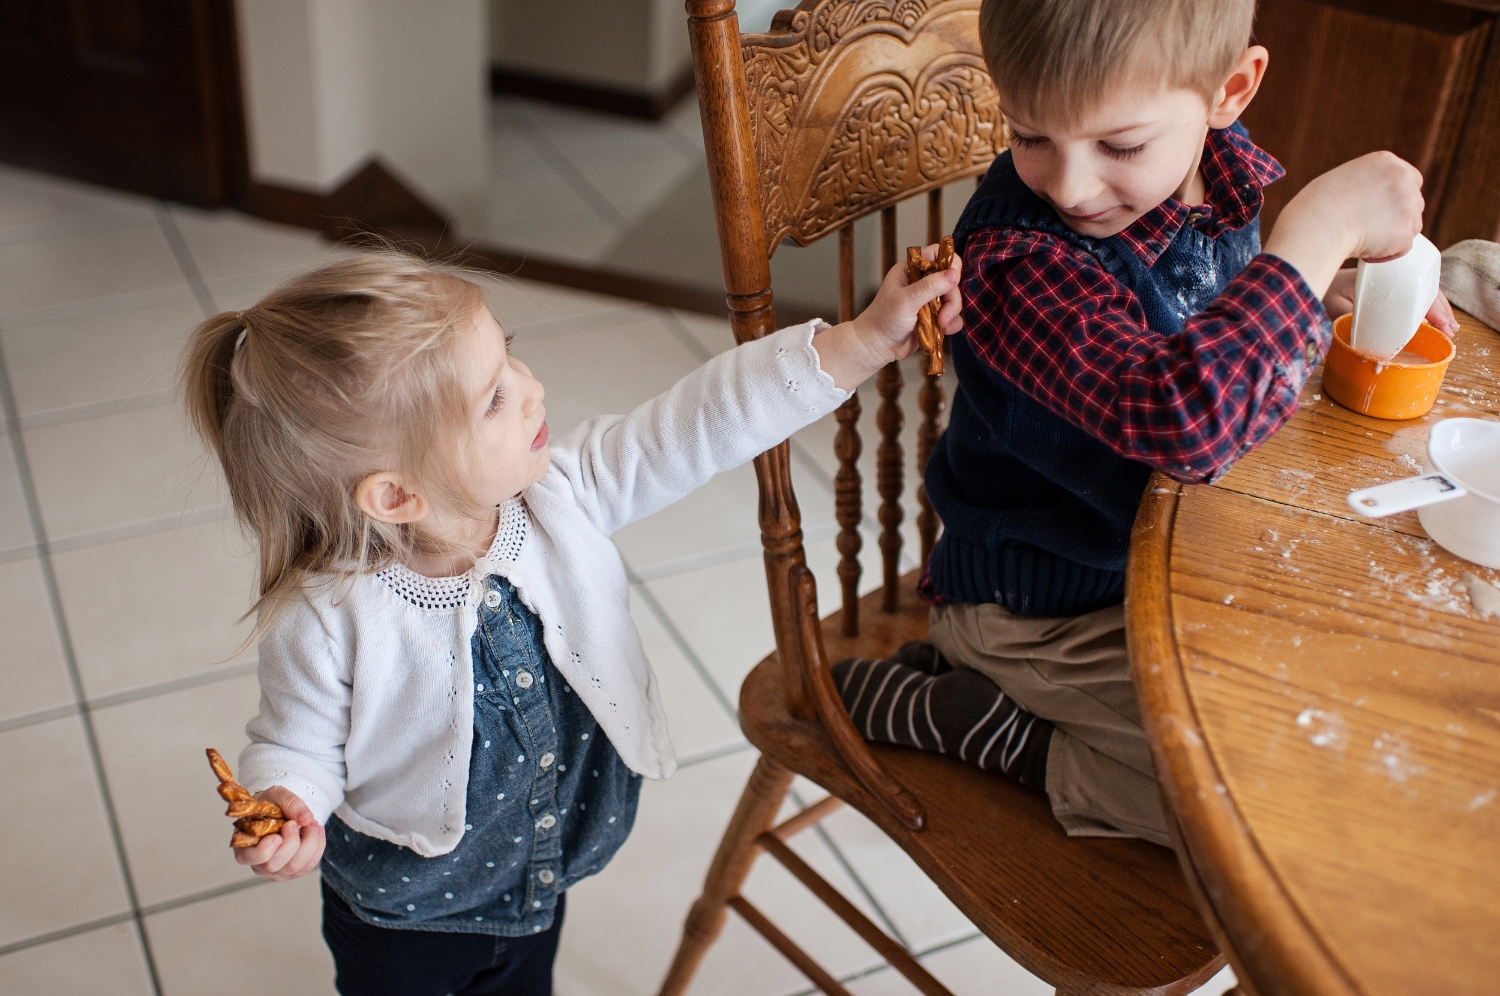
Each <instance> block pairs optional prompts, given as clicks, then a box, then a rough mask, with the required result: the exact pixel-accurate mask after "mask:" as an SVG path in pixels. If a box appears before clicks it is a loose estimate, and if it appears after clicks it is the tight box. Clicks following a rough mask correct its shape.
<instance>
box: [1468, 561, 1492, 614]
mask: <svg viewBox="0 0 1500 996" xmlns="http://www.w3.org/2000/svg"><path fill="white" fill-rule="evenodd" d="M1463 586H1464V588H1466V589H1467V590H1468V592H1469V601H1470V602H1471V603H1473V605H1474V609H1475V611H1477V612H1478V613H1479V614H1480V615H1482V616H1484V617H1485V618H1486V619H1488V618H1489V617H1490V616H1500V588H1496V587H1495V586H1494V585H1492V584H1490V583H1489V582H1488V581H1486V580H1484V579H1483V578H1481V577H1479V575H1477V574H1474V573H1473V572H1471V571H1464V577H1463Z"/></svg>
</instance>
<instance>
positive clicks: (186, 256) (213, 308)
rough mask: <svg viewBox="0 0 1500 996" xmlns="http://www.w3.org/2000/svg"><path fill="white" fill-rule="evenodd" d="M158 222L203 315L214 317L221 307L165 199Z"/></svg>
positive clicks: (159, 211)
mask: <svg viewBox="0 0 1500 996" xmlns="http://www.w3.org/2000/svg"><path fill="white" fill-rule="evenodd" d="M156 224H157V227H159V228H160V229H161V234H162V237H163V238H165V239H166V240H167V245H168V246H169V247H170V248H171V250H172V256H173V257H174V258H175V259H176V260H177V268H178V269H180V270H181V271H182V276H183V279H185V280H186V281H187V283H188V288H189V289H190V290H192V292H193V297H194V298H195V299H196V300H197V302H198V307H199V308H201V309H203V317H204V318H212V317H213V316H214V315H216V314H218V311H219V307H218V305H216V304H215V303H214V297H213V295H212V294H211V293H209V290H208V285H207V284H205V283H204V282H203V273H202V272H201V271H200V270H199V269H198V261H197V260H195V259H194V258H193V251H192V250H191V249H189V248H188V244H187V239H185V238H183V237H182V229H181V228H180V227H178V225H177V218H176V217H174V216H173V214H172V209H171V205H169V204H167V203H166V202H165V201H163V202H161V203H160V204H158V205H157V206H156Z"/></svg>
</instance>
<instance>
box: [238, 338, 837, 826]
mask: <svg viewBox="0 0 1500 996" xmlns="http://www.w3.org/2000/svg"><path fill="white" fill-rule="evenodd" d="M822 327H823V326H822V324H821V323H818V322H813V323H808V324H806V325H799V326H794V327H792V328H788V329H783V330H782V331H780V332H777V333H776V334H774V335H771V336H767V337H766V338H764V339H761V340H758V341H756V342H752V343H748V344H746V345H743V346H740V347H739V348H737V349H732V350H729V351H728V352H726V353H724V354H722V355H720V356H718V357H717V358H715V359H713V360H710V361H709V362H708V363H707V364H705V365H704V366H702V367H700V368H699V369H698V370H696V371H694V372H693V373H691V374H689V375H688V376H687V377H684V378H683V379H682V380H681V381H679V382H678V383H677V384H676V385H675V386H674V387H672V388H671V389H670V390H668V391H667V392H665V393H664V394H661V395H660V396H658V397H656V398H653V399H652V400H650V401H648V402H646V403H645V404H642V405H641V406H640V407H638V408H636V409H635V410H634V411H632V412H631V413H630V414H629V415H626V416H623V417H621V416H618V415H608V416H599V417H596V418H592V419H589V420H588V421H586V422H584V423H583V424H582V425H580V426H578V428H576V429H574V430H573V431H572V432H570V433H568V434H566V436H564V437H563V438H562V439H560V440H557V441H556V442H554V444H553V448H552V459H551V466H550V467H549V468H548V469H547V472H546V473H545V475H544V476H543V477H542V479H541V480H540V481H538V482H537V483H536V484H533V485H532V486H531V487H530V488H528V489H527V490H526V491H525V492H524V494H523V495H522V500H521V501H515V500H512V501H511V502H509V503H507V505H506V506H505V507H504V508H503V510H502V514H501V524H500V528H499V530H498V531H497V535H496V538H495V543H494V545H493V546H492V547H491V549H490V552H489V553H488V554H487V555H486V557H484V558H483V559H482V560H480V561H479V562H478V563H477V564H476V565H475V566H474V568H473V570H471V571H470V572H469V573H468V574H466V575H461V576H459V577H455V578H436V579H433V578H424V577H421V576H420V575H417V574H415V573H413V572H412V571H410V570H408V569H406V568H405V567H400V566H397V567H392V568H389V569H387V570H385V571H381V572H380V573H378V574H365V575H361V576H358V577H356V578H354V579H353V580H352V581H349V582H345V583H342V584H338V583H335V582H333V581H332V580H328V581H326V582H325V583H320V584H314V585H312V586H309V587H307V588H304V589H303V590H302V592H301V594H300V596H299V597H298V598H296V599H294V600H293V601H292V603H291V604H290V605H289V606H288V607H287V609H286V611H285V613H284V614H283V615H282V616H281V617H280V618H279V619H278V620H277V622H276V624H275V626H274V628H273V629H272V630H271V632H270V633H269V634H267V636H266V637H265V638H264V639H263V640H262V641H261V643H260V665H259V678H260V689H261V700H260V713H259V715H257V716H256V717H255V718H254V719H253V720H251V721H250V723H249V725H248V726H247V727H246V732H247V733H248V734H249V736H250V740H251V744H250V746H249V747H247V748H245V750H244V752H243V753H241V754H240V773H241V777H242V778H243V780H244V782H245V784H246V785H247V786H249V787H250V789H251V790H252V791H260V790H262V789H265V788H268V787H270V786H272V785H281V786H284V787H285V788H287V789H289V790H291V791H292V792H295V793H296V794H297V795H298V796H300V797H301V798H302V799H303V800H304V801H305V802H306V803H307V804H308V806H309V807H310V808H311V809H312V811H313V814H314V815H315V816H316V817H317V819H318V822H319V823H324V822H326V821H327V819H328V815H329V814H330V813H332V812H335V811H337V813H338V814H339V817H340V818H341V819H342V820H343V821H344V822H345V823H347V824H348V825H349V826H351V827H353V828H354V829H355V830H358V831H359V832H360V833H364V834H368V835H370V836H373V837H379V838H381V839H384V840H388V841H391V842H392V843H395V844H400V845H402V846H405V847H409V848H411V849H412V850H414V851H416V852H417V853H418V854H422V855H426V856H433V855H438V854H446V853H447V852H449V851H451V850H453V848H454V847H455V846H457V844H458V841H459V839H460V838H461V837H462V836H463V832H464V802H465V798H466V793H467V790H468V773H469V748H470V744H471V742H472V740H471V738H472V735H473V724H474V719H473V716H474V680H473V661H472V659H471V657H470V638H471V637H472V636H473V634H474V630H475V627H476V626H477V624H478V613H477V604H478V597H479V595H480V594H481V592H482V589H483V585H482V583H481V582H482V579H483V578H484V576H485V575H486V574H497V575H500V576H502V577H505V578H507V579H508V580H509V581H510V582H511V584H513V585H515V587H516V589H517V591H518V592H519V593H520V596H521V598H522V599H523V600H524V601H525V603H526V604H527V606H529V607H530V608H531V609H532V611H534V612H536V613H537V615H538V616H539V617H540V618H541V621H542V624H543V627H544V632H545V636H544V642H545V643H546V646H547V652H548V654H549V655H550V656H551V658H552V662H553V664H554V665H556V667H557V669H558V670H559V671H560V672H561V673H562V675H563V677H564V678H565V679H567V681H568V683H569V685H571V687H572V689H573V691H575V692H577V693H578V695H579V697H580V698H581V699H582V700H583V702H584V703H585V704H586V705H587V706H588V708H589V711H590V712H592V713H593V715H594V717H595V719H597V720H598V721H599V725H600V727H602V728H603V730H604V732H605V733H606V734H607V735H608V736H609V739H610V741H611V743H613V744H614V746H615V749H616V750H617V751H619V753H620V757H621V758H622V759H624V761H625V763H626V764H627V765H629V767H630V769H631V770H632V771H635V772H638V773H640V774H642V775H646V776H648V777H650V778H666V777H668V776H669V775H671V774H672V772H673V770H675V768H676V766H677V762H676V759H675V757H674V756H673V753H672V744H671V741H670V740H669V739H668V736H667V721H666V717H665V715H664V714H663V711H662V705H661V694H660V689H659V687H658V684H657V681H656V678H655V676H654V675H653V674H652V673H651V667H650V665H649V664H648V663H647V661H646V656H645V652H644V650H643V649H642V647H641V641H640V636H639V635H638V634H637V633H636V630H635V626H634V624H633V623H632V621H631V618H630V613H629V611H628V608H627V603H628V597H629V592H628V588H627V582H626V577H625V565H624V563H623V561H621V559H620V555H619V552H618V551H617V550H616V549H615V546H614V544H613V543H612V542H611V541H610V539H609V536H610V534H611V533H613V532H614V531H615V530H617V529H619V528H620V527H621V526H624V525H626V524H627V523H629V522H632V521H634V520H636V519H640V518H643V517H644V516H647V515H650V514H651V513H652V512H655V511H658V510H659V509H661V508H664V507H665V506H667V505H669V504H671V503H672V502H674V501H676V500H677V499H679V498H681V497H683V496H684V495H686V494H687V493H688V492H690V491H692V490H694V489H695V488H698V487H700V486H701V485H703V484H705V483H706V482H707V481H708V480H709V478H711V477H713V476H714V475H715V474H717V473H719V472H720V471H724V470H729V469H731V468H733V467H737V466H739V465H740V464H742V463H745V462H746V461H747V460H749V459H751V458H752V457H754V456H755V455H756V454H757V453H760V452H762V451H763V450H766V449H769V448H770V447H771V446H774V445H775V444H776V443H779V442H780V441H781V440H783V439H785V438H787V437H788V436H790V435H791V434H792V433H793V432H795V431H797V430H798V429H800V428H802V427H803V426H805V425H808V424H810V423H811V422H814V421H816V420H817V419H819V418H821V417H822V416H824V415H826V414H828V413H829V412H830V411H832V410H833V409H834V408H836V407H838V405H839V404H840V403H841V402H843V401H844V400H845V399H846V398H847V397H848V394H847V393H846V392H844V391H842V390H839V389H838V388H837V387H835V386H834V383H833V378H831V377H830V376H828V374H826V373H824V372H823V371H822V369H821V368H820V367H819V365H818V357H817V352H816V351H815V350H814V349H813V348H812V336H813V334H814V332H815V331H818V330H819V329H820V328H822Z"/></svg>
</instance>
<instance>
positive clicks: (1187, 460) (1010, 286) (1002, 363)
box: [964, 230, 1330, 482]
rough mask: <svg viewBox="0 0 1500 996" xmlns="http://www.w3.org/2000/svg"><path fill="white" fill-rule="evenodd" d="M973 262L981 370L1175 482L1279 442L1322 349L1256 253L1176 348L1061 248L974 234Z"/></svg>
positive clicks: (1323, 321)
mask: <svg viewBox="0 0 1500 996" xmlns="http://www.w3.org/2000/svg"><path fill="white" fill-rule="evenodd" d="M1018 243H1019V244H1018ZM1018 250H1024V251H1023V252H1021V253H1020V254H1018ZM968 255H969V258H970V260H971V263H970V270H969V277H968V279H967V280H966V282H965V293H964V299H965V302H966V308H965V317H966V320H967V324H968V327H969V329H970V333H969V334H970V342H971V343H972V345H973V347H974V350H975V353H976V354H977V355H978V357H979V358H980V360H981V361H983V362H985V363H986V364H988V365H989V366H990V367H991V368H992V369H993V370H995V371H996V372H997V373H998V374H999V375H1000V376H1002V377H1004V378H1005V379H1006V380H1007V381H1009V382H1011V383H1012V384H1015V385H1016V386H1018V387H1019V388H1020V389H1021V390H1023V391H1025V392H1026V393H1027V394H1029V395H1031V396H1032V397H1033V398H1035V399H1036V400H1037V401H1039V402H1040V403H1042V404H1043V405H1045V406H1046V407H1047V408H1048V409H1050V410H1051V411H1053V412H1054V413H1056V414H1057V415H1060V416H1062V417H1063V418H1066V419H1067V420H1068V421H1070V422H1072V423H1074V424H1075V425H1078V426H1079V427H1080V428H1083V429H1084V430H1086V431H1087V432H1089V433H1091V434H1092V435H1094V436H1095V437H1096V438H1098V439H1100V440H1101V441H1103V442H1104V443H1106V444H1107V445H1109V446H1110V447H1112V448H1113V449H1114V450H1115V451H1116V452H1118V453H1120V454H1121V455H1123V456H1126V457H1129V458H1131V459H1133V460H1139V461H1140V462H1142V463H1144V464H1147V465H1148V466H1150V467H1153V468H1155V469H1157V470H1160V471H1162V472H1163V473H1165V474H1168V475H1169V476H1171V477H1174V478H1176V479H1178V480H1182V481H1189V482H1209V481H1214V480H1217V479H1218V478H1219V477H1222V476H1223V475H1224V474H1225V473H1226V472H1227V471H1228V470H1229V468H1230V467H1231V466H1232V465H1233V464H1234V462H1235V461H1236V460H1237V459H1239V457H1240V456H1242V455H1243V454H1245V453H1246V452H1248V451H1249V450H1251V449H1253V448H1254V447H1256V446H1258V445H1259V444H1260V443H1261V442H1263V441H1264V440H1265V439H1266V438H1267V437H1268V436H1270V435H1271V433H1273V432H1275V431H1276V429H1277V428H1279V427H1280V425H1281V424H1282V423H1283V422H1284V421H1286V419H1288V418H1289V417H1291V415H1292V414H1293V413H1294V412H1296V410H1297V396H1298V394H1299V393H1300V391H1301V389H1302V384H1303V382H1304V381H1305V380H1306V379H1307V375H1308V373H1309V372H1310V371H1311V370H1312V368H1313V366H1314V365H1316V363H1317V362H1318V360H1319V359H1320V358H1321V356H1322V354H1323V352H1324V351H1325V350H1326V349H1327V347H1328V341H1329V335H1330V333H1329V329H1328V324H1327V316H1326V315H1325V313H1324V311H1323V306H1322V304H1321V302H1320V301H1319V300H1318V297H1317V295H1315V294H1314V293H1313V291H1312V289H1311V288H1310V287H1308V285H1307V282H1306V281H1305V280H1303V279H1302V277H1301V276H1300V275H1299V273H1298V271H1297V270H1296V269H1295V268H1293V267H1292V266H1290V265H1288V264H1287V263H1286V262H1285V261H1283V260H1281V259H1279V258H1277V257H1275V256H1268V255H1266V254H1264V253H1263V254H1261V255H1259V256H1256V257H1255V258H1254V259H1253V260H1251V262H1250V264H1249V266H1247V267H1246V268H1245V270H1244V271H1243V272H1241V273H1240V274H1239V275H1238V276H1237V277H1235V278H1234V280H1232V281H1230V283H1229V285H1228V286H1227V287H1226V288H1225V289H1224V291H1223V293H1221V294H1220V295H1219V297H1218V298H1216V299H1215V300H1214V302H1213V303H1212V304H1211V305H1210V306H1209V307H1208V308H1207V309H1205V310H1204V311H1202V312H1199V313H1198V314H1196V315H1192V316H1190V317H1189V318H1188V319H1187V320H1186V321H1185V323H1184V325H1183V329H1182V331H1181V332H1180V333H1179V334H1177V335H1175V336H1171V337H1163V336H1161V335H1159V334H1158V333H1156V332H1153V331H1152V330H1151V329H1150V328H1149V327H1148V326H1147V324H1146V319H1145V314H1144V313H1143V312H1142V310H1141V306H1140V302H1139V301H1138V300H1137V299H1136V297H1135V295H1134V294H1132V293H1131V292H1130V291H1129V290H1128V289H1127V288H1126V287H1125V286H1124V285H1123V284H1121V283H1120V282H1119V281H1117V280H1115V278H1114V277H1112V276H1110V274H1109V273H1107V272H1106V271H1105V270H1104V269H1102V268H1101V267H1100V266H1099V265H1098V264H1097V263H1095V262H1094V261H1093V258H1092V257H1090V256H1088V255H1087V254H1085V253H1081V252H1079V251H1078V250H1074V249H1072V248H1071V247H1068V246H1066V245H1065V244H1064V243H1062V242H1060V241H1058V240H1054V239H1051V238H1048V237H1046V236H1041V235H1036V234H1034V233H1017V232H1014V231H1005V230H993V231H989V232H980V233H977V234H976V235H975V237H973V238H971V239H970V241H969V244H968Z"/></svg>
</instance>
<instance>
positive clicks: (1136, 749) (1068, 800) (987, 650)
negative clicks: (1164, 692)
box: [929, 605, 1172, 847]
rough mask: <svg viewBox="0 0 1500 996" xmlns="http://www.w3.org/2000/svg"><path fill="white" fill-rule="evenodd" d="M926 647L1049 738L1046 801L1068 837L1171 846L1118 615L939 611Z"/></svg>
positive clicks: (1117, 609)
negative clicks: (983, 683)
mask: <svg viewBox="0 0 1500 996" xmlns="http://www.w3.org/2000/svg"><path fill="white" fill-rule="evenodd" d="M931 621H932V631H931V635H930V636H929V639H930V640H931V641H932V642H933V643H934V644H936V646H937V648H938V650H940V651H942V654H943V656H944V657H946V658H948V660H949V662H951V663H952V664H953V666H954V667H967V668H971V669H973V670H975V671H978V672H979V673H980V674H983V675H984V676H985V677H987V678H989V679H990V680H991V681H993V682H994V683H995V684H997V685H999V686H1000V688H1001V689H1002V690H1003V691H1004V692H1005V694H1006V695H1009V696H1010V697H1011V698H1013V699H1015V700H1016V702H1017V703H1019V704H1020V706H1021V708H1023V709H1025V710H1026V711H1027V712H1031V713H1035V714H1036V715H1038V716H1040V717H1042V718H1043V719H1045V720H1048V721H1050V722H1051V723H1052V724H1053V726H1054V727H1055V729H1054V730H1053V733H1052V744H1051V746H1050V747H1049V748H1048V751H1047V796H1048V798H1050V799H1051V801H1052V812H1053V814H1054V815H1055V816H1056V817H1057V821H1058V822H1059V823H1061V824H1062V826H1063V829H1064V830H1066V831H1067V832H1068V835H1069V836H1070V837H1142V838H1145V839H1146V840H1149V841H1152V842H1153V843H1157V844H1161V845H1162V846H1164V847H1171V846H1172V842H1171V840H1170V838H1169V837H1168V836H1167V825H1166V820H1165V819H1164V817H1163V816H1162V809H1161V801H1160V798H1159V796H1158V795H1157V790H1156V775H1155V772H1154V770H1153V768H1152V765H1151V749H1150V747H1149V746H1148V745H1147V743H1146V734H1145V731H1144V730H1142V729H1141V710H1140V706H1139V704H1138V703H1137V702H1136V697H1135V688H1134V687H1132V685H1131V683H1130V661H1129V658H1128V656H1127V654H1126V650H1125V610H1124V607H1123V606H1119V605H1116V606H1112V607H1110V608H1107V609H1100V610H1099V611H1097V612H1090V613H1088V614H1087V615H1082V616H1071V617H1064V618H1056V619H1041V618H1033V617H1029V616H1018V615H1015V614H1014V613H1012V612H1009V611H1007V610H1005V609H1003V608H1001V607H1000V606H998V605H939V606H936V607H934V608H933V610H932V620H931Z"/></svg>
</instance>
